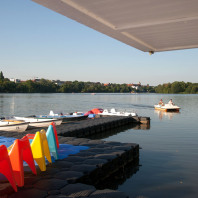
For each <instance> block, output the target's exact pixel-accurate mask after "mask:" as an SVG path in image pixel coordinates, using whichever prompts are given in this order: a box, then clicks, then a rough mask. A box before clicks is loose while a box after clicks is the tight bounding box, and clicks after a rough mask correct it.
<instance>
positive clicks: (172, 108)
mask: <svg viewBox="0 0 198 198" xmlns="http://www.w3.org/2000/svg"><path fill="white" fill-rule="evenodd" d="M154 108H155V109H156V110H162V111H179V110H180V107H178V106H177V105H173V104H165V105H159V104H158V105H154Z"/></svg>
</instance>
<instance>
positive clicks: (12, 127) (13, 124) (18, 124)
mask: <svg viewBox="0 0 198 198" xmlns="http://www.w3.org/2000/svg"><path fill="white" fill-rule="evenodd" d="M28 125H29V123H28V122H24V121H18V120H1V121H0V131H12V132H24V131H25V130H26V129H27V127H28Z"/></svg>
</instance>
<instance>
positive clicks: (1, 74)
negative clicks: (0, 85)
mask: <svg viewBox="0 0 198 198" xmlns="http://www.w3.org/2000/svg"><path fill="white" fill-rule="evenodd" d="M3 80H4V75H3V72H2V71H1V72H0V81H3Z"/></svg>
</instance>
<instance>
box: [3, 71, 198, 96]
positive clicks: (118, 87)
mask: <svg viewBox="0 0 198 198" xmlns="http://www.w3.org/2000/svg"><path fill="white" fill-rule="evenodd" d="M73 92H74V93H186V94H198V83H190V82H187V83H185V82H183V81H182V82H178V81H175V82H173V83H167V84H163V85H158V86H156V87H152V86H140V87H139V88H138V89H137V90H136V89H134V88H132V87H131V86H128V85H127V84H113V83H110V84H108V85H105V84H103V83H99V82H98V83H94V82H81V81H73V82H72V81H66V82H64V83H63V84H61V85H58V84H56V83H55V82H53V81H51V80H46V79H41V80H39V81H38V82H37V81H32V80H27V81H25V82H18V83H15V82H12V81H10V80H9V79H8V78H5V77H4V75H3V73H2V72H0V93H73Z"/></svg>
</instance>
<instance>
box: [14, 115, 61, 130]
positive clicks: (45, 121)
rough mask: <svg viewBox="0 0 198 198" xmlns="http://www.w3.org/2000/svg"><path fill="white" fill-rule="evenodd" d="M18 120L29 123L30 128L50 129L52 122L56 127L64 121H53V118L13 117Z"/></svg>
mask: <svg viewBox="0 0 198 198" xmlns="http://www.w3.org/2000/svg"><path fill="white" fill-rule="evenodd" d="M13 118H14V119H16V120H22V121H24V122H28V123H29V127H48V126H49V125H50V123H51V122H54V123H55V124H56V125H60V124H61V123H62V121H63V120H62V119H52V118H38V117H18V116H14V117H13Z"/></svg>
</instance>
